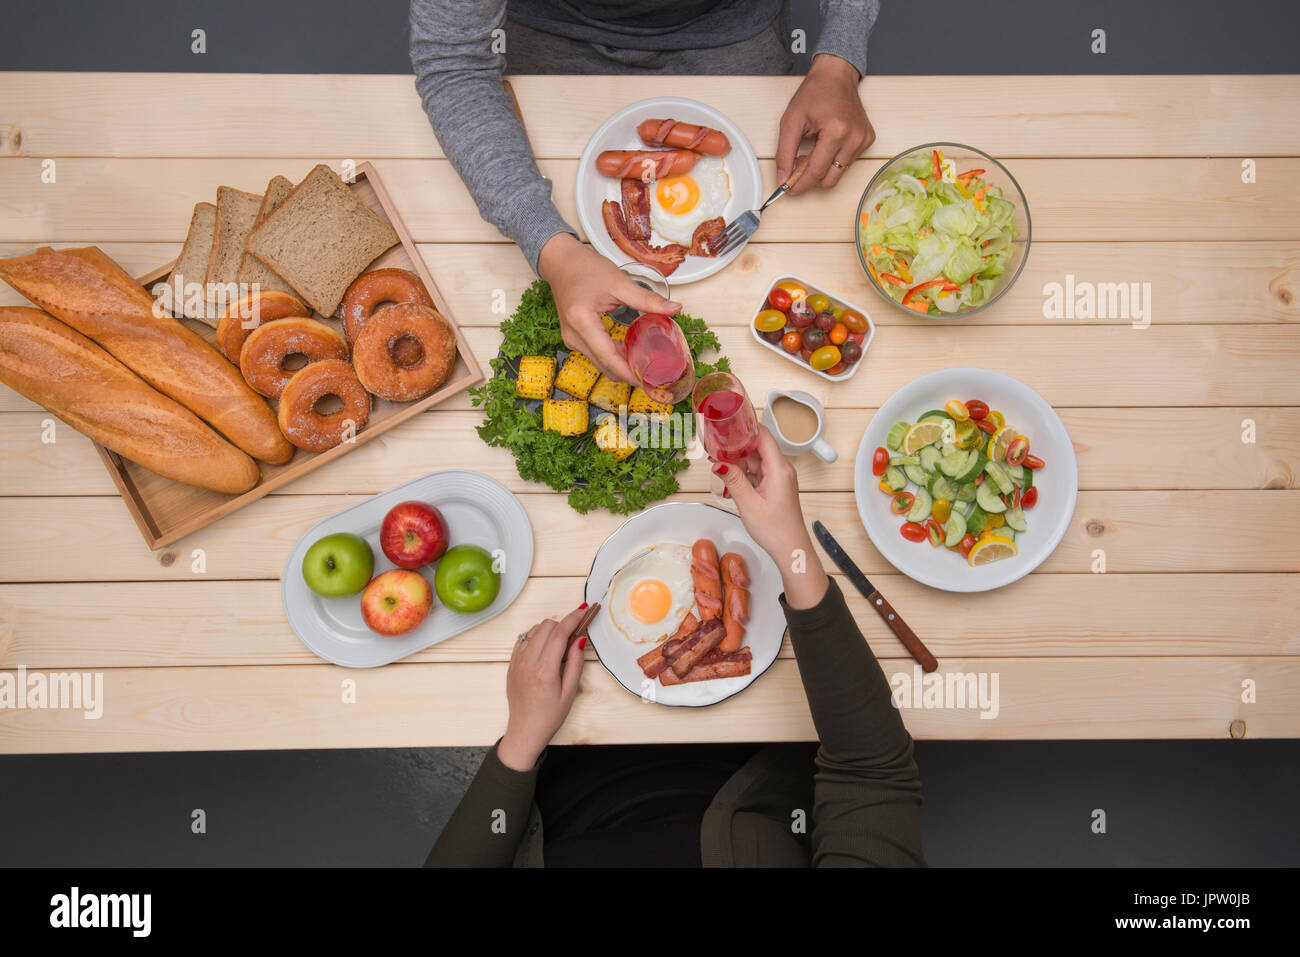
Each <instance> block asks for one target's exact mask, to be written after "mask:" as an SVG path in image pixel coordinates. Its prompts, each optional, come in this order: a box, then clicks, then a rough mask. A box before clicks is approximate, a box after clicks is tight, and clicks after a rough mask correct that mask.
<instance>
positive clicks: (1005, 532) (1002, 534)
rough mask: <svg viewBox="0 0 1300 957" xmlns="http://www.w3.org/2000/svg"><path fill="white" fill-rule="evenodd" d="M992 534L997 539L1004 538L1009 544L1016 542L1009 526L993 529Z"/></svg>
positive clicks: (1013, 531) (1014, 534)
mask: <svg viewBox="0 0 1300 957" xmlns="http://www.w3.org/2000/svg"><path fill="white" fill-rule="evenodd" d="M993 534H994V535H996V536H997V537H998V538H1005V539H1006V540H1007V541H1009V542H1014V541H1015V540H1016V532H1015V529H1013V528H1012V527H1011V526H1010V525H1003V526H1002V527H1001V528H995V529H993Z"/></svg>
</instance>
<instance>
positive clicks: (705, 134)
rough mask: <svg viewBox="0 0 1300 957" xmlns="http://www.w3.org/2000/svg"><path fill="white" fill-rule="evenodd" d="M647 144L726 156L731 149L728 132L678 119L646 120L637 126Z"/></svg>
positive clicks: (638, 133)
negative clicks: (681, 121) (678, 120)
mask: <svg viewBox="0 0 1300 957" xmlns="http://www.w3.org/2000/svg"><path fill="white" fill-rule="evenodd" d="M636 132H637V135H638V136H640V137H641V142H642V143H644V144H645V145H646V146H650V147H653V148H655V149H659V148H661V147H665V146H668V147H672V148H674V149H682V150H695V152H697V153H704V154H706V155H708V156H726V155H727V153H729V152H730V151H731V141H730V140H728V139H727V134H726V133H723V132H722V131H721V130H715V129H712V128H710V127H708V126H696V125H695V124H694V123H679V122H677V120H645V121H643V122H642V123H641V125H640V126H638V127H637V128H636Z"/></svg>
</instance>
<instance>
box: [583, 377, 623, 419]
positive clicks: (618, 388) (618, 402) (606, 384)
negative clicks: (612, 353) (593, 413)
mask: <svg viewBox="0 0 1300 957" xmlns="http://www.w3.org/2000/svg"><path fill="white" fill-rule="evenodd" d="M631 394H632V386H631V385H629V384H628V383H626V382H616V381H614V380H613V379H611V378H610V377H609V376H607V375H602V376H601V377H600V378H599V379H597V380H596V387H595V388H594V389H592V390H591V395H589V396H587V401H588V402H590V403H591V404H592V405H594V406H595V407H596V408H598V409H604V410H605V411H606V412H617V411H618V410H619V409H621V408H622V407H623V406H625V405H627V402H628V397H629V396H631Z"/></svg>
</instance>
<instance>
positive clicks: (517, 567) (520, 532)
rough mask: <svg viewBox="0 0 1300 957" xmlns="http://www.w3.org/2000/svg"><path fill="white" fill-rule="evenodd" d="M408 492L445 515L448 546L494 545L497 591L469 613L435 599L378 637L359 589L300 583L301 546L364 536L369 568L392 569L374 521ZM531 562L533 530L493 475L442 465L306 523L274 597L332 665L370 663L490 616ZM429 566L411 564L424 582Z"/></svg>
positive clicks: (517, 587) (514, 592) (519, 584)
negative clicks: (406, 628)
mask: <svg viewBox="0 0 1300 957" xmlns="http://www.w3.org/2000/svg"><path fill="white" fill-rule="evenodd" d="M411 499H416V500H419V501H422V502H427V503H429V504H430V505H433V506H436V507H437V509H438V510H439V511H440V512H441V513H442V516H443V518H444V519H445V520H446V523H447V530H448V533H449V534H448V538H449V540H450V542H451V544H452V545H453V546H454V545H464V544H469V545H479V546H481V547H483V548H485V549H487V550H488V551H489V552H494V553H495V552H497V550H498V549H500V552H499V554H500V555H501V556H502V557H501V559H500V573H501V590H500V592H499V593H498V594H497V597H496V599H495V600H494V601H493V602H492V604H490V605H489V606H488V607H487V608H484V609H483V610H482V611H479V612H475V613H473V614H464V615H462V614H457V613H456V612H454V611H452V610H451V609H450V608H447V607H446V606H445V605H443V604H442V603H441V602H440V601H437V600H435V602H434V607H433V611H432V612H430V614H429V617H428V618H426V619H425V620H424V622H423V623H422V624H421V625H420V626H419V627H417V628H416V629H415V630H414V631H411V632H410V633H408V634H405V635H399V636H397V637H386V636H384V635H378V634H375V633H374V632H373V631H371V630H370V629H369V628H367V627H366V624H365V622H364V621H363V620H362V618H361V600H360V597H361V596H359V595H353V596H352V597H350V598H322V597H321V596H319V595H317V594H316V593H315V592H313V591H312V590H311V589H310V588H308V587H307V583H306V581H304V580H303V575H302V560H303V556H304V555H305V554H306V552H307V549H308V548H310V547H311V545H312V544H313V543H314V542H316V541H318V540H319V539H321V538H323V537H324V536H326V535H331V534H333V533H335V532H352V533H353V534H356V535H360V536H361V537H362V538H364V539H365V540H366V542H367V543H368V544H369V545H370V547H371V549H372V550H373V551H374V554H375V570H374V574H375V575H379V574H381V573H383V572H386V571H388V570H389V569H392V568H395V567H396V566H395V565H394V564H393V563H392V562H390V561H389V560H388V558H387V557H386V556H385V555H384V552H383V550H382V549H381V548H380V547H379V528H380V526H381V525H382V523H383V521H384V516H385V515H386V514H388V511H389V509H391V508H392V507H393V506H394V505H397V504H398V503H399V502H405V501H408V500H411ZM532 567H533V529H532V526H531V525H530V524H529V522H528V514H527V513H526V512H525V511H524V507H523V505H522V504H520V502H519V499H517V498H516V497H515V496H514V494H513V493H512V492H511V491H510V490H509V489H507V488H506V487H505V486H504V485H502V484H501V483H500V482H498V481H497V480H496V479H493V478H489V477H488V476H486V475H481V474H479V473H478V472H470V471H465V470H462V469H448V470H446V471H442V472H433V473H431V474H429V475H425V476H423V477H421V478H417V479H413V480H412V481H410V482H406V483H404V484H402V485H398V486H397V487H396V488H391V489H389V490H388V491H386V492H380V493H379V494H378V495H375V496H373V497H371V498H368V499H366V500H365V501H364V502H359V503H358V504H356V505H353V506H351V507H350V508H345V509H343V511H341V512H338V513H336V514H334V515H331V516H330V517H329V518H326V519H324V520H322V521H319V522H317V523H316V524H315V525H313V526H312V527H311V528H309V529H307V531H306V532H305V533H304V534H303V536H302V537H301V538H300V539H298V542H297V544H295V545H294V547H293V550H292V551H291V552H290V553H289V560H288V561H287V562H286V563H285V566H284V575H283V576H282V581H281V596H282V598H283V602H284V613H285V616H286V617H287V618H288V620H289V625H290V627H291V628H293V630H294V633H295V634H296V635H297V636H298V638H299V639H300V640H301V641H302V643H303V644H304V645H306V646H307V647H308V648H309V649H311V651H313V652H315V653H316V654H317V655H320V657H322V658H324V659H325V660H326V661H329V662H333V663H334V664H336V665H343V666H345V667H348V668H374V667H377V666H378V665H386V664H389V663H390V662H393V661H397V660H398V659H400V658H405V657H406V656H407V655H412V654H415V653H416V652H417V651H422V650H423V649H425V648H428V647H430V646H431V645H436V644H438V643H439V642H441V641H446V640H447V639H448V638H450V637H452V636H453V635H458V634H460V633H461V632H463V631H468V630H469V629H470V628H474V627H476V626H478V625H481V624H483V623H484V622H485V621H488V620H490V619H492V618H495V617H496V616H497V615H499V614H500V613H501V612H503V611H504V610H505V609H506V608H507V607H508V606H509V605H510V603H511V602H513V601H514V600H515V598H516V597H518V595H519V592H520V591H521V590H522V589H523V587H524V583H525V582H527V581H528V573H529V571H530V570H531V569H532ZM436 568H437V563H436V562H435V563H434V564H432V565H428V566H426V567H424V568H422V569H420V571H419V573H420V574H421V575H423V576H424V577H425V578H427V579H428V580H429V584H430V585H432V584H433V575H434V570H435V569H436Z"/></svg>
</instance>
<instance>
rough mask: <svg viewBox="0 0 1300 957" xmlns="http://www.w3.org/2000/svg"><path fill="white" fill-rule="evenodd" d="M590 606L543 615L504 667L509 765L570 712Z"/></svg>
mask: <svg viewBox="0 0 1300 957" xmlns="http://www.w3.org/2000/svg"><path fill="white" fill-rule="evenodd" d="M602 331H603V330H602ZM586 609H587V603H586V602H583V603H582V605H580V606H579V607H577V608H575V609H574V610H573V611H571V612H569V614H567V615H566V616H565V617H564V618H562V619H560V620H559V621H558V622H557V621H556V620H555V619H553V618H547V619H546V620H545V621H540V622H538V623H537V624H536V625H534V626H533V627H532V628H530V629H528V632H527V634H528V640H527V641H516V642H515V649H514V652H513V653H512V654H511V655H510V666H509V668H507V669H506V700H507V701H508V702H509V706H510V718H509V720H508V721H507V722H506V733H505V735H503V736H502V738H501V743H500V744H499V745H498V746H497V757H498V758H500V759H501V763H502V764H504V765H505V766H506V767H508V768H514V770H516V771H528V770H531V769H532V767H533V765H535V764H536V763H537V759H538V758H539V757H540V756H541V753H542V752H543V751H544V750H545V749H546V746H547V745H548V744H550V743H551V738H552V737H554V736H555V732H556V731H558V730H559V729H560V725H562V724H564V719H565V718H567V717H568V716H569V709H570V708H571V707H573V699H574V697H576V696H577V694H578V676H579V675H581V674H582V662H583V658H582V649H583V648H584V647H586V644H587V639H586V638H585V637H583V638H579V639H578V640H577V641H570V640H569V639H570V638H571V637H572V636H573V629H574V628H576V627H578V622H579V621H580V620H581V619H582V615H583V612H585V611H586Z"/></svg>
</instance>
